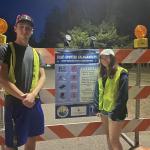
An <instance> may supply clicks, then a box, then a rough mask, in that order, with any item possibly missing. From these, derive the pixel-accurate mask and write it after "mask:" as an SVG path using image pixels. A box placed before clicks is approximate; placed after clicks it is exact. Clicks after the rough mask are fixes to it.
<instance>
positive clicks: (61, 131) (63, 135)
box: [48, 125, 74, 138]
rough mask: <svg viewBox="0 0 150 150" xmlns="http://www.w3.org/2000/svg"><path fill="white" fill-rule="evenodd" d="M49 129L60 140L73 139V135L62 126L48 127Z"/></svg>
mask: <svg viewBox="0 0 150 150" xmlns="http://www.w3.org/2000/svg"><path fill="white" fill-rule="evenodd" d="M48 128H49V129H51V130H52V131H53V132H54V133H55V134H57V136H59V137H60V138H73V137H74V135H73V134H72V133H71V132H70V131H69V130H67V129H66V128H65V126H63V125H57V126H49V127H48Z"/></svg>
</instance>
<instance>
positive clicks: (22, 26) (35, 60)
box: [0, 14, 45, 150]
mask: <svg viewBox="0 0 150 150" xmlns="http://www.w3.org/2000/svg"><path fill="white" fill-rule="evenodd" d="M33 26H34V24H33V20H32V18H31V17H30V16H28V15H25V14H23V15H18V16H17V19H16V24H15V26H14V31H15V32H16V40H15V41H14V42H12V43H8V44H6V45H3V46H1V47H0V62H2V63H1V72H0V84H2V86H3V88H4V89H5V91H6V92H7V93H6V96H5V144H6V150H12V149H13V148H14V147H19V146H21V145H24V144H25V150H35V145H36V136H38V135H41V134H43V132H44V116H43V111H42V108H41V102H40V98H39V96H38V93H39V91H40V89H41V88H42V86H43V84H44V82H45V72H44V68H43V67H44V65H43V63H42V60H41V57H40V55H39V54H38V53H37V52H36V50H35V49H34V48H32V47H31V46H29V39H30V37H31V35H32V34H33Z"/></svg>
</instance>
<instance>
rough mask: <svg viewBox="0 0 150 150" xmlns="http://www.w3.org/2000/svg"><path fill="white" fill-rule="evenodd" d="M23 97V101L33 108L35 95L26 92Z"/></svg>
mask: <svg viewBox="0 0 150 150" xmlns="http://www.w3.org/2000/svg"><path fill="white" fill-rule="evenodd" d="M22 97H23V101H22V103H23V104H24V105H25V106H26V107H28V108H32V107H33V106H34V104H35V96H34V94H32V93H26V94H24V95H22Z"/></svg>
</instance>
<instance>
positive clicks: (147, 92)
mask: <svg viewBox="0 0 150 150" xmlns="http://www.w3.org/2000/svg"><path fill="white" fill-rule="evenodd" d="M149 95H150V86H146V87H143V89H142V90H141V91H140V92H139V93H138V94H137V96H136V97H135V99H140V98H143V99H144V98H147V97H148V96H149Z"/></svg>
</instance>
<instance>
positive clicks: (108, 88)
mask: <svg viewBox="0 0 150 150" xmlns="http://www.w3.org/2000/svg"><path fill="white" fill-rule="evenodd" d="M122 71H125V72H128V71H127V70H126V69H124V68H122V67H120V66H118V67H117V71H116V73H115V75H114V77H113V79H110V78H109V77H108V78H107V80H106V83H105V88H104V87H103V83H102V78H101V77H100V78H99V79H98V84H99V110H104V111H107V112H111V111H112V110H113V109H114V108H115V105H116V100H117V96H118V87H119V81H120V74H121V73H122Z"/></svg>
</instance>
